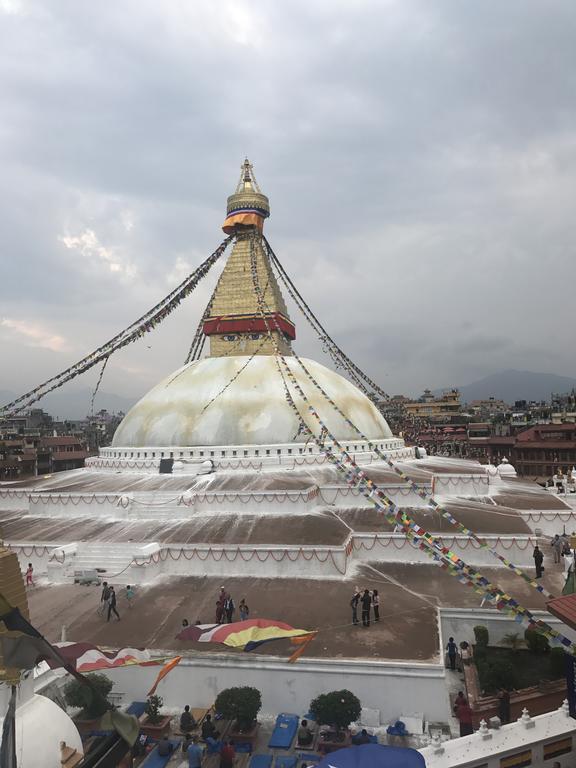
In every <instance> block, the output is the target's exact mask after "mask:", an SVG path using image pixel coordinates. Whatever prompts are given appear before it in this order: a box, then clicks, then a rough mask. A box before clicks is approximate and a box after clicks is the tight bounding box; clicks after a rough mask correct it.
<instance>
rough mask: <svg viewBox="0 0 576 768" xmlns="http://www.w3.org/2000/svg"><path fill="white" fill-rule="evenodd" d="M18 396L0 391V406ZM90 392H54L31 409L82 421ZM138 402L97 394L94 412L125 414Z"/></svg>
mask: <svg viewBox="0 0 576 768" xmlns="http://www.w3.org/2000/svg"><path fill="white" fill-rule="evenodd" d="M16 397H18V395H17V394H16V393H14V392H10V391H8V390H3V389H0V406H1V405H6V403H9V402H11V401H12V400H14V399H15V398H16ZM91 400H92V390H90V389H81V390H72V391H69V390H68V389H66V388H63V389H59V390H55V391H54V392H52V393H51V394H49V395H46V397H45V398H43V399H42V400H40V402H39V403H35V404H34V405H33V406H32V408H42V410H44V411H46V412H47V413H49V414H50V415H51V416H53V417H54V418H55V419H56V418H58V419H83V418H84V417H85V416H87V415H88V413H89V411H90V401H91ZM137 400H138V397H134V398H130V397H122V396H121V395H114V394H111V393H110V392H98V394H97V395H96V400H95V401H94V411H95V412H98V411H100V410H102V409H103V408H105V409H106V410H107V411H110V412H111V413H112V412H115V413H118V411H124V412H126V411H127V410H128V409H129V408H131V407H132V406H133V405H134V403H135V402H136V401H137Z"/></svg>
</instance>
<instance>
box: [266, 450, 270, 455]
mask: <svg viewBox="0 0 576 768" xmlns="http://www.w3.org/2000/svg"><path fill="white" fill-rule="evenodd" d="M266 456H270V448H266Z"/></svg>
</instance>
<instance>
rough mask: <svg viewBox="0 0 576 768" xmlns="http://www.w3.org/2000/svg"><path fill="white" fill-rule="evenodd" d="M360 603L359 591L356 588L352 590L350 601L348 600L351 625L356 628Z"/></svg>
mask: <svg viewBox="0 0 576 768" xmlns="http://www.w3.org/2000/svg"><path fill="white" fill-rule="evenodd" d="M359 602H360V590H359V589H358V587H356V589H355V590H354V594H353V595H352V600H350V607H351V608H352V624H354V626H356V625H357V624H358V623H359V622H358V603H359Z"/></svg>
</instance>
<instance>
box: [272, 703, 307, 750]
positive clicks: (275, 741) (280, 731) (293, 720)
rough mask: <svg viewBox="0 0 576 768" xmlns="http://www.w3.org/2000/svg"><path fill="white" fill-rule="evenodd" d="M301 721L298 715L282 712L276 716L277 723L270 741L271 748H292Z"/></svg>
mask: <svg viewBox="0 0 576 768" xmlns="http://www.w3.org/2000/svg"><path fill="white" fill-rule="evenodd" d="M299 721H300V718H299V717H298V715H290V714H287V713H286V712H282V713H280V714H279V715H278V717H277V718H276V725H275V727H274V730H273V731H272V736H270V741H269V742H268V746H269V747H270V749H290V747H291V745H292V741H293V739H294V736H296V731H297V730H298V723H299Z"/></svg>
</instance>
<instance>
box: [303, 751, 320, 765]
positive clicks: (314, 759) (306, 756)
mask: <svg viewBox="0 0 576 768" xmlns="http://www.w3.org/2000/svg"><path fill="white" fill-rule="evenodd" d="M321 759H322V758H321V757H320V755H316V754H315V753H314V752H300V754H299V755H298V760H300V761H301V762H303V763H319V762H320V760H321Z"/></svg>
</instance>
